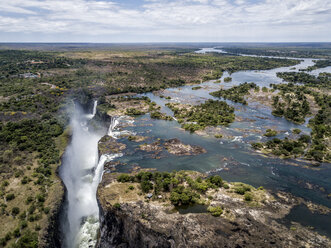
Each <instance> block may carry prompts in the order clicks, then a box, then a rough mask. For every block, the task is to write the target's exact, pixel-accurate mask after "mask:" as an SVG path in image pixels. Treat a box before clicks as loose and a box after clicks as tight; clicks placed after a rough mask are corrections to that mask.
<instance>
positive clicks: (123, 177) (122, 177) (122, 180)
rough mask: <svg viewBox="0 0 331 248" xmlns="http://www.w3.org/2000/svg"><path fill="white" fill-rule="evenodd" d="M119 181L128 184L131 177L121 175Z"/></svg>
mask: <svg viewBox="0 0 331 248" xmlns="http://www.w3.org/2000/svg"><path fill="white" fill-rule="evenodd" d="M117 181H119V182H120V183H126V182H130V181H131V177H130V175H129V174H121V175H119V176H118V178H117Z"/></svg>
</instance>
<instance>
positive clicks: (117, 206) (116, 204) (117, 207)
mask: <svg viewBox="0 0 331 248" xmlns="http://www.w3.org/2000/svg"><path fill="white" fill-rule="evenodd" d="M113 207H114V208H116V209H120V208H121V204H119V203H118V202H116V203H115V204H114V205H113Z"/></svg>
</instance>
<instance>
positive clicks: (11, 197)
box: [6, 193, 15, 201]
mask: <svg viewBox="0 0 331 248" xmlns="http://www.w3.org/2000/svg"><path fill="white" fill-rule="evenodd" d="M13 199H15V195H14V194H13V193H10V194H7V195H6V200H7V201H11V200H13Z"/></svg>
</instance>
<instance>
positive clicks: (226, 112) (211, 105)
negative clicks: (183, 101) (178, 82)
mask: <svg viewBox="0 0 331 248" xmlns="http://www.w3.org/2000/svg"><path fill="white" fill-rule="evenodd" d="M166 105H167V106H168V107H169V108H170V109H171V110H172V111H173V112H174V115H175V117H176V118H177V120H178V122H180V123H182V127H183V128H184V129H185V130H188V131H190V132H194V131H197V130H200V129H204V128H205V127H207V126H219V125H224V126H227V125H229V124H230V123H231V122H233V121H234V117H235V115H234V108H233V107H230V106H229V105H228V104H227V103H226V102H224V101H214V100H208V101H206V102H205V103H202V104H200V105H196V106H190V107H187V106H180V105H178V104H175V103H167V104H166Z"/></svg>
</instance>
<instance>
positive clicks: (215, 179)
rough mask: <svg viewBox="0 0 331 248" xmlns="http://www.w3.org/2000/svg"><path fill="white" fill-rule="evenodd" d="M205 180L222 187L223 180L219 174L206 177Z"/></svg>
mask: <svg viewBox="0 0 331 248" xmlns="http://www.w3.org/2000/svg"><path fill="white" fill-rule="evenodd" d="M207 182H209V183H211V184H213V185H215V186H217V187H222V185H223V180H222V178H221V177H220V176H219V175H216V176H211V177H209V178H208V179H207Z"/></svg>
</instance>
